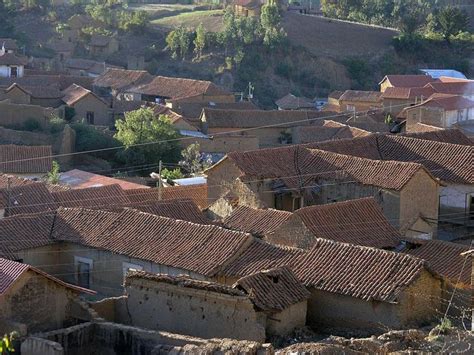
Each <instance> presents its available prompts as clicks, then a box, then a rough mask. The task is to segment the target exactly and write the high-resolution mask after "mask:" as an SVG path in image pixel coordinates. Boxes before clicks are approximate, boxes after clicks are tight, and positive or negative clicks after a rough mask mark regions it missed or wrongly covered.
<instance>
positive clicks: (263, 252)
mask: <svg viewBox="0 0 474 355" xmlns="http://www.w3.org/2000/svg"><path fill="white" fill-rule="evenodd" d="M305 253H306V251H304V250H302V249H298V248H293V247H287V246H279V245H274V244H270V243H267V242H264V241H262V240H260V239H254V240H253V241H252V243H251V244H250V245H249V246H248V247H247V248H246V249H245V250H244V251H243V252H242V254H240V255H238V256H237V257H236V258H235V259H233V260H231V261H230V262H229V263H227V264H226V265H225V266H224V267H223V269H222V271H221V275H222V276H225V277H238V278H240V277H243V276H247V275H251V274H253V273H255V272H259V271H261V270H266V269H272V268H275V267H280V266H289V267H292V266H293V265H295V264H296V262H297V261H298V259H299V258H300V257H301V256H302V255H304V254H305Z"/></svg>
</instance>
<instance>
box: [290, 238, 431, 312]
mask: <svg viewBox="0 0 474 355" xmlns="http://www.w3.org/2000/svg"><path fill="white" fill-rule="evenodd" d="M425 269H426V262H425V261H423V260H421V259H418V258H415V257H412V256H409V255H406V254H400V253H394V252H390V251H385V250H382V249H376V248H368V247H362V246H356V245H352V244H345V243H338V242H334V241H331V240H326V239H319V240H317V242H316V243H315V245H314V246H313V248H312V249H311V251H310V252H309V253H307V254H305V255H303V256H302V257H300V258H299V262H298V263H297V265H295V266H294V267H292V270H293V271H294V273H295V275H296V276H297V277H298V279H299V280H300V281H301V282H302V283H303V284H304V285H305V286H307V287H313V288H315V289H317V290H321V291H326V292H333V293H338V294H341V295H345V296H350V297H356V298H361V299H363V300H365V301H370V300H376V301H382V302H391V303H394V302H397V301H398V297H399V296H400V294H401V293H402V292H403V290H404V289H405V288H406V287H408V286H410V285H411V284H412V283H413V282H414V281H415V280H416V278H417V277H418V276H419V275H420V273H421V272H422V271H423V270H425Z"/></svg>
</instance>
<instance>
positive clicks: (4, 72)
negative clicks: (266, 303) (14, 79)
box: [0, 65, 25, 78]
mask: <svg viewBox="0 0 474 355" xmlns="http://www.w3.org/2000/svg"><path fill="white" fill-rule="evenodd" d="M17 68H18V77H22V76H23V74H24V71H25V70H24V67H23V65H21V66H18V67H17ZM10 76H11V69H10V66H7V65H0V77H2V78H9V77H10Z"/></svg>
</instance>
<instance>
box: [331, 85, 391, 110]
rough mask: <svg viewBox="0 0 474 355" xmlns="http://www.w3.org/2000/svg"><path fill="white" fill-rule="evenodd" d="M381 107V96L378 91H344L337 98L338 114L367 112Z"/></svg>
mask: <svg viewBox="0 0 474 355" xmlns="http://www.w3.org/2000/svg"><path fill="white" fill-rule="evenodd" d="M381 106H382V102H381V94H380V92H378V91H361V90H346V91H344V93H343V94H342V95H341V96H340V97H339V107H340V111H339V112H345V111H348V112H359V111H369V110H374V109H378V108H380V107H381Z"/></svg>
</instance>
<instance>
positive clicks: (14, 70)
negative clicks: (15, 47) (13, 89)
mask: <svg viewBox="0 0 474 355" xmlns="http://www.w3.org/2000/svg"><path fill="white" fill-rule="evenodd" d="M10 76H11V77H12V78H17V77H18V67H11V68H10Z"/></svg>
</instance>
